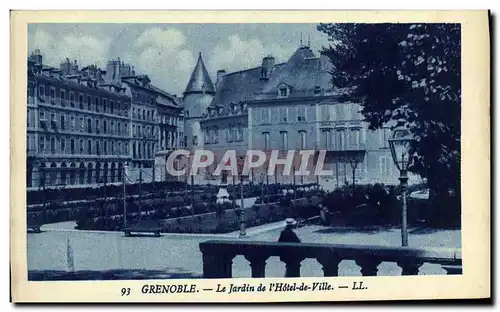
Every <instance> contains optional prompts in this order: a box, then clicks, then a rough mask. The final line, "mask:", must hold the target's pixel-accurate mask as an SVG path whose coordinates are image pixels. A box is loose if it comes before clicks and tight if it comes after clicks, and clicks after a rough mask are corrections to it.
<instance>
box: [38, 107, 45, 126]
mask: <svg viewBox="0 0 500 312" xmlns="http://www.w3.org/2000/svg"><path fill="white" fill-rule="evenodd" d="M38 115H39V118H40V127H43V125H42V123H44V122H45V121H47V120H46V119H45V112H44V111H42V110H41V111H40V112H39V114H38Z"/></svg>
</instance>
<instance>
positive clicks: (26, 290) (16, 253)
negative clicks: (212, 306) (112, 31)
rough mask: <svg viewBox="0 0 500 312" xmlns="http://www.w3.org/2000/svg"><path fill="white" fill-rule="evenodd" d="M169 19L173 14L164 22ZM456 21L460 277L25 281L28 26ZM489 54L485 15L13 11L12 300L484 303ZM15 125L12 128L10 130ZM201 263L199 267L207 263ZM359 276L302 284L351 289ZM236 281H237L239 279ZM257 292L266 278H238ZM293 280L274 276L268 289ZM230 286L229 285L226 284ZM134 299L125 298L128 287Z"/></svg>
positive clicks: (486, 285)
mask: <svg viewBox="0 0 500 312" xmlns="http://www.w3.org/2000/svg"><path fill="white" fill-rule="evenodd" d="M166 13H170V14H166ZM49 22H52V23H96V22H108V23H203V22H204V23H318V22H370V23H374V22H440V23H442V22H453V23H461V25H462V210H463V211H462V254H463V255H462V257H463V268H464V269H463V274H462V275H459V276H405V277H382V276H379V277H363V278H362V280H363V281H366V282H367V283H368V284H369V285H370V287H369V289H368V290H367V291H363V292H354V291H350V292H347V291H346V292H342V291H340V290H339V291H338V292H329V293H328V295H325V293H322V292H305V293H294V292H285V293H280V294H279V295H276V293H269V292H266V293H252V294H248V293H242V294H235V295H224V294H221V295H214V294H212V293H198V294H197V295H196V296H193V295H188V294H179V295H172V294H169V295H156V296H152V295H148V296H145V295H141V293H140V288H141V287H142V285H144V284H146V283H154V284H165V285H167V284H177V283H188V284H191V283H196V284H197V285H199V287H201V288H203V287H205V288H206V287H213V286H214V285H215V284H216V283H217V282H220V281H217V280H210V279H204V280H192V279H189V280H165V281H158V280H155V281H150V282H148V281H98V282H96V281H83V282H76V281H75V282H61V281H58V282H28V281H27V256H26V244H27V241H26V221H25V220H26V217H25V214H26V205H25V203H26V192H25V176H26V175H25V170H26V168H25V151H26V135H25V129H26V106H25V105H26V104H25V103H26V81H27V79H26V72H27V68H26V57H27V52H28V51H27V24H28V23H49ZM489 105H490V46H489V25H488V13H487V12H486V11H231V12H230V14H228V12H227V11H175V12H172V11H170V12H168V11H57V12H54V11H13V12H11V116H10V118H11V190H10V191H11V207H10V208H11V223H10V225H11V250H10V253H11V255H10V256H11V272H12V296H13V300H14V301H15V302H75V301H77V302H95V301H101V302H139V301H140V302H227V301H232V302H242V301H254V302H273V301H287V302H294V301H346V300H348V301H352V300H403V299H445V298H449V299H452V298H485V297H489V296H490V120H489V109H490V107H489ZM12 121H15V122H12ZM200 261H201V259H200ZM359 279H360V278H359V277H335V278H300V279H297V280H300V281H321V280H325V281H335V282H343V283H348V282H350V281H354V280H359ZM233 280H234V281H235V282H236V279H233ZM237 280H238V281H237V282H244V281H247V282H251V283H252V284H258V283H259V282H260V280H259V279H237ZM270 280H273V281H278V280H280V281H282V282H291V281H292V280H293V279H276V278H272V279H271V278H267V279H264V280H263V281H265V282H269V281H270ZM225 282H226V283H227V281H225ZM124 285H126V287H131V288H132V289H134V292H133V293H132V294H131V295H130V296H128V297H122V296H121V295H120V289H121V288H122V287H125V286H124Z"/></svg>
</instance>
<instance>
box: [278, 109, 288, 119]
mask: <svg viewBox="0 0 500 312" xmlns="http://www.w3.org/2000/svg"><path fill="white" fill-rule="evenodd" d="M278 112H279V118H280V122H288V108H285V107H280V108H279V111H278Z"/></svg>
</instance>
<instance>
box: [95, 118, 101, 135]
mask: <svg viewBox="0 0 500 312" xmlns="http://www.w3.org/2000/svg"><path fill="white" fill-rule="evenodd" d="M99 130H100V129H99V119H96V121H95V133H100V131H99Z"/></svg>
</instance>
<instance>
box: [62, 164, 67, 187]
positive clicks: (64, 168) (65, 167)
mask: <svg viewBox="0 0 500 312" xmlns="http://www.w3.org/2000/svg"><path fill="white" fill-rule="evenodd" d="M67 170H68V169H67V166H66V163H62V164H61V181H60V183H61V184H64V185H66V184H67V181H66V171H67Z"/></svg>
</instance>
